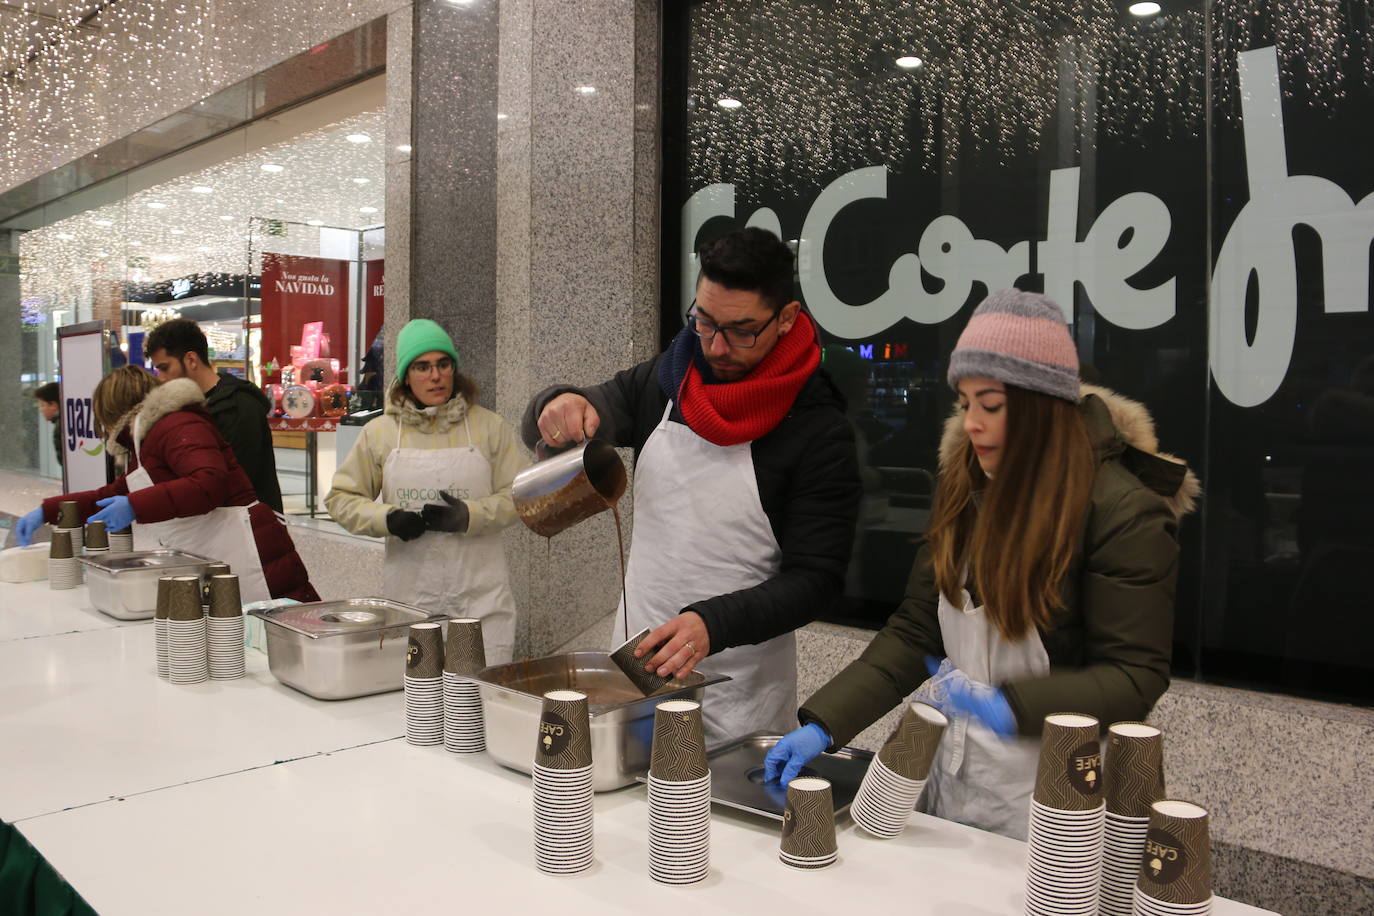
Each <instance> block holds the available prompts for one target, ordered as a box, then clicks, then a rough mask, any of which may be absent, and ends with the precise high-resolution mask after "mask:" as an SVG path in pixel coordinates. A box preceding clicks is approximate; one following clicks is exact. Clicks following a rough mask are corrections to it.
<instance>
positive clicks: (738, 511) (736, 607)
mask: <svg viewBox="0 0 1374 916" xmlns="http://www.w3.org/2000/svg"><path fill="white" fill-rule="evenodd" d="M792 291H793V257H792V252H791V251H790V250H789V249H788V248H787V246H786V245H784V244H783V243H782V241H780V240H779V239H778V238H777V237H776V236H775V235H773V234H772V233H770V232H768V231H766V230H763V229H758V228H752V227H751V228H745V229H740V230H736V231H733V232H731V233H729V234H727V235H725V236H724V237H722V238H720V239H719V240H717V241H716V242H714V243H712V244H709V245H707V246H706V247H704V248H703V249H702V250H701V252H700V274H699V276H698V278H697V285H696V299H695V301H694V302H693V303H692V305H691V308H690V309H689V310H688V312H687V316H686V327H684V328H683V329H682V331H681V332H679V333H678V335H677V336H676V337H675V338H674V339H673V342H672V343H671V344H670V345H669V347H668V349H667V350H665V351H664V352H662V353H660V354H659V355H657V356H655V357H653V358H652V359H650V360H647V361H646V362H643V363H640V364H639V365H637V366H633V367H631V368H628V369H625V370H622V371H621V372H618V373H617V374H616V375H615V376H614V377H613V378H611V379H610V380H609V381H607V382H604V383H602V384H600V385H595V386H591V387H588V388H573V387H569V386H554V387H552V388H549V389H547V390H545V391H543V392H541V393H540V394H539V395H537V396H536V397H535V398H534V399H533V401H532V402H531V404H530V406H529V408H528V410H527V411H526V417H525V421H524V425H523V430H522V432H523V435H524V438H525V441H526V444H528V445H531V446H532V445H533V444H534V443H535V441H536V440H538V439H539V438H542V439H543V441H544V442H545V443H547V444H548V445H549V446H551V447H555V448H561V447H566V446H569V445H572V444H575V443H578V442H581V441H583V440H584V439H585V438H587V437H591V436H596V437H599V438H602V439H605V440H607V441H609V442H611V443H613V444H615V445H616V446H621V447H632V448H633V449H634V451H635V455H636V459H637V460H636V464H635V513H634V535H633V540H632V542H631V548H630V558H629V563H628V568H627V570H626V576H625V593H624V595H623V596H622V599H621V603H620V607H619V610H618V611H617V615H616V625H615V632H616V633H617V634H620V633H624V632H628V633H630V634H634V633H637V632H638V631H639V630H642V629H643V628H645V627H651V628H653V629H652V631H651V632H650V633H649V635H648V636H647V637H646V638H645V639H644V640H643V641H642V642H641V643H640V644H639V647H638V648H637V650H636V655H637V656H639V657H641V658H643V660H644V662H645V668H646V670H649V671H652V672H655V673H657V674H659V675H661V676H665V677H667V676H674V677H679V678H681V677H685V676H686V675H688V674H689V673H691V671H692V670H693V669H694V668H696V666H697V665H698V664H700V663H701V662H702V660H703V659H705V658H707V657H708V656H710V658H711V661H710V664H709V667H710V669H711V670H712V671H713V672H716V673H719V674H727V675H729V676H730V677H731V678H732V680H730V681H727V682H725V683H723V684H720V685H718V686H716V687H713V688H712V691H711V694H710V695H709V697H708V702H707V703H706V704H705V705H704V707H703V715H704V718H705V724H706V734H707V740H708V741H711V742H713V743H714V742H716V741H719V740H721V739H724V738H728V737H734V736H739V735H744V734H748V733H749V732H753V731H759V730H765V729H766V730H773V731H775V732H777V731H785V730H786V726H788V725H789V723H790V722H791V721H795V720H792V719H791V717H792V715H793V713H794V711H795V709H796V691H797V664H796V638H795V635H794V634H793V631H794V630H795V629H797V628H798V627H800V626H803V625H805V624H806V623H808V622H810V621H811V620H812V619H813V618H814V617H815V616H816V614H817V613H819V612H820V611H821V610H823V609H824V608H825V606H826V604H827V603H828V602H829V601H831V600H833V599H834V598H835V597H836V596H838V595H839V593H840V591H841V589H842V588H843V584H844V575H845V569H846V566H847V564H848V562H849V553H850V548H851V544H852V542H853V539H854V523H855V517H856V513H857V511H858V503H859V494H860V484H859V473H858V464H857V459H856V457H855V450H854V437H853V434H852V432H851V430H850V426H849V424H848V422H847V421H846V420H845V417H844V402H843V399H842V397H841V396H840V394H839V392H838V390H837V389H836V388H835V386H834V385H833V384H832V383H831V381H830V378H829V376H828V375H827V374H826V372H825V371H824V370H823V369H821V368H820V362H821V349H820V345H819V343H818V335H817V330H816V326H815V324H814V323H813V322H812V320H811V318H810V317H809V316H808V315H807V314H806V313H805V312H803V311H802V309H801V303H800V302H798V301H797V300H796V299H795V298H794V297H793V294H792ZM627 616H628V619H627Z"/></svg>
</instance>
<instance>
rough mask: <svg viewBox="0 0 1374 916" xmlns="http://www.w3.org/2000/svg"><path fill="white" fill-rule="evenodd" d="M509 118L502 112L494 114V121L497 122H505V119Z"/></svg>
mask: <svg viewBox="0 0 1374 916" xmlns="http://www.w3.org/2000/svg"><path fill="white" fill-rule="evenodd" d="M509 117H510V115H508V114H506V113H505V112H503V111H498V112H497V113H496V120H498V121H504V120H506V118H509Z"/></svg>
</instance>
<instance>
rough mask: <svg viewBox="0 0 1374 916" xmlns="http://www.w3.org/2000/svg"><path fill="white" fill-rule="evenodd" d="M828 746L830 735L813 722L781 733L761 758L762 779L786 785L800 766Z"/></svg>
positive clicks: (793, 777) (799, 770)
mask: <svg viewBox="0 0 1374 916" xmlns="http://www.w3.org/2000/svg"><path fill="white" fill-rule="evenodd" d="M828 747H830V736H829V735H827V734H826V733H825V729H823V728H821V727H820V726H819V725H817V724H816V723H815V722H808V723H807V724H806V725H803V726H802V727H801V728H799V729H797V730H796V731H793V732H788V733H787V734H785V735H783V736H782V738H781V740H779V741H778V743H777V744H775V745H773V749H772V750H771V751H769V752H768V756H767V757H765V758H763V781H764V782H781V783H782V784H783V785H787V784H788V783H789V782H791V781H792V780H794V779H796V778H797V774H798V773H800V772H801V769H802V767H804V766H806V765H807V764H808V763H810V762H811V761H813V760H815V759H816V758H817V757H819V756H820V755H821V754H822V753H823V752H824V751H825V749H826V748H828Z"/></svg>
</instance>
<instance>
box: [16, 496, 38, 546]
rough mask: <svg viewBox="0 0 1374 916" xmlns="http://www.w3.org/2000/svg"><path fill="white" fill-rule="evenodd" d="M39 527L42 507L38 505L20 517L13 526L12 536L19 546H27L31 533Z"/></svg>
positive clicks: (30, 542) (30, 540)
mask: <svg viewBox="0 0 1374 916" xmlns="http://www.w3.org/2000/svg"><path fill="white" fill-rule="evenodd" d="M41 527H43V507H42V506H39V507H38V508H37V509H34V510H33V511H32V512H30V513H29V514H28V515H26V516H24V517H23V518H21V519H20V520H19V521H18V523H17V524H16V525H15V526H14V537H15V539H16V540H18V541H19V546H20V547H27V546H29V545H30V544H32V543H33V533H34V532H35V531H37V530H38V529H39V528H41Z"/></svg>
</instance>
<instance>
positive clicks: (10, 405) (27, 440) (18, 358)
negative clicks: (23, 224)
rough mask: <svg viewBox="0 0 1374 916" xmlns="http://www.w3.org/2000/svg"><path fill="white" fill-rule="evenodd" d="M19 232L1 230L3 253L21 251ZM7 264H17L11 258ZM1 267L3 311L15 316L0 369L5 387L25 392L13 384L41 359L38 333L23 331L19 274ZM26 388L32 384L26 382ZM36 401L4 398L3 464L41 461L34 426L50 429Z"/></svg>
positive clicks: (27, 466) (26, 466)
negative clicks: (41, 417) (41, 421)
mask: <svg viewBox="0 0 1374 916" xmlns="http://www.w3.org/2000/svg"><path fill="white" fill-rule="evenodd" d="M18 235H19V234H18V233H17V232H7V231H0V255H17V254H19V239H18ZM3 260H5V262H6V264H13V261H11V260H10V259H8V258H5V259H3ZM6 270H8V268H5V269H0V314H4V315H10V316H14V317H13V318H11V319H10V320H11V321H13V322H14V323H13V324H11V325H10V328H9V331H8V332H7V333H4V334H0V370H3V372H4V373H5V378H4V381H5V385H6V387H5V389H4V390H5V391H7V392H11V391H13V392H16V393H20V392H22V389H16V388H12V387H9V386H14V385H18V383H19V376H20V375H21V373H23V372H32V371H33V369H34V366H35V365H36V363H37V360H36V358H35V354H36V352H37V336H36V335H34V334H25V333H22V332H20V331H19V328H18V326H17V325H18V321H17V320H16V319H17V317H18V315H19V275H18V273H17V272H6ZM24 387H25V388H27V387H30V386H24ZM36 416H37V411H36V410H35V409H34V406H33V401H31V400H30V399H28V398H25V397H5V398H0V429H4V430H6V433H5V435H4V436H0V468H13V469H16V470H25V471H31V470H33V469H34V468H35V467H36V466H37V464H38V440H37V438H36V437H35V435H34V430H36V429H40V430H41V431H42V432H48V431H49V427H48V425H47V423H46V422H43V423H41V424H40V423H39V422H38V421H37V420H36V419H35V417H36Z"/></svg>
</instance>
